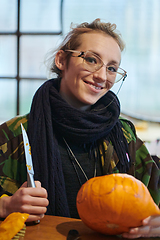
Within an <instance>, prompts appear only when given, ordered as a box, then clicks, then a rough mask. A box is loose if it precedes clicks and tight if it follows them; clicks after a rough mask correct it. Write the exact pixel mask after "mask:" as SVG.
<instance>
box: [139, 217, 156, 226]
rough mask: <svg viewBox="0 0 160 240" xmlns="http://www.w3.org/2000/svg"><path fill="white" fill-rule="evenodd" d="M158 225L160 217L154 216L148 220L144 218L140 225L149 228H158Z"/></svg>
mask: <svg viewBox="0 0 160 240" xmlns="http://www.w3.org/2000/svg"><path fill="white" fill-rule="evenodd" d="M159 223H160V216H159V215H155V216H150V217H148V218H145V219H144V220H143V221H142V224H143V225H144V226H145V225H150V226H159Z"/></svg>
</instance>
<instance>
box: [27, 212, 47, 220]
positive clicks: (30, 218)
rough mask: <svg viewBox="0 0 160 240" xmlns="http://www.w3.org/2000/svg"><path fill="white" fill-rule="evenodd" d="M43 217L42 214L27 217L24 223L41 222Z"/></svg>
mask: <svg viewBox="0 0 160 240" xmlns="http://www.w3.org/2000/svg"><path fill="white" fill-rule="evenodd" d="M43 217H44V214H40V215H29V217H28V219H27V221H26V222H35V221H38V220H41V219H42V218H43Z"/></svg>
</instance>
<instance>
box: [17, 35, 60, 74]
mask: <svg viewBox="0 0 160 240" xmlns="http://www.w3.org/2000/svg"><path fill="white" fill-rule="evenodd" d="M59 39H60V36H22V37H21V47H20V54H21V55H20V76H21V77H23V78H25V77H44V78H46V67H45V64H44V61H45V58H46V54H47V52H49V51H51V49H54V48H55V47H56V46H57V43H58V40H59Z"/></svg>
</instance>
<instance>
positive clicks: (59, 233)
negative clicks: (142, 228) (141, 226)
mask: <svg viewBox="0 0 160 240" xmlns="http://www.w3.org/2000/svg"><path fill="white" fill-rule="evenodd" d="M71 229H75V230H77V231H78V232H79V234H80V238H78V239H79V240H107V239H108V240H120V239H121V238H119V237H117V236H106V235H102V234H100V233H97V232H94V231H92V230H91V229H89V228H88V227H87V226H85V225H84V223H83V222H82V221H81V220H79V219H74V218H64V217H57V216H47V215H46V216H45V217H44V218H43V219H42V220H41V222H40V223H39V224H37V225H33V224H32V225H29V226H27V228H26V234H25V237H24V240H31V239H33V240H41V239H43V240H45V239H47V240H50V239H54V240H63V239H67V235H68V232H69V231H70V230H71ZM72 239H73V238H72ZM123 239H124V238H123ZM151 239H152V240H153V239H154V240H155V239H160V238H142V240H151Z"/></svg>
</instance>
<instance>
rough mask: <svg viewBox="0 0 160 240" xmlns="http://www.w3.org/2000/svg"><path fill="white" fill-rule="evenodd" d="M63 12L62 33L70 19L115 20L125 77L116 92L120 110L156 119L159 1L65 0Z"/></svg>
mask: <svg viewBox="0 0 160 240" xmlns="http://www.w3.org/2000/svg"><path fill="white" fill-rule="evenodd" d="M113 6H114V7H113ZM75 9H78V13H77V11H75ZM63 13H64V16H63V29H64V33H66V32H68V31H69V30H70V24H71V22H73V23H78V24H79V23H81V22H84V21H87V22H88V21H89V22H90V21H93V20H94V19H95V18H101V19H102V21H106V22H111V23H116V25H117V29H118V30H119V31H120V32H121V33H122V37H123V39H124V41H125V42H126V49H125V51H124V53H123V54H122V63H121V67H122V68H124V69H125V70H126V71H127V72H128V77H127V79H126V81H125V83H124V85H123V87H122V89H121V91H120V93H119V98H120V102H121V105H122V107H121V109H122V112H123V113H125V114H127V115H131V116H133V117H134V116H135V117H141V118H142V119H146V120H153V121H155V120H156V121H160V99H159V89H160V81H159V76H160V67H159V62H160V44H159V43H160V27H159V23H160V14H159V13H160V1H159V0H148V1H145V0H142V1H139V0H134V1H128V0H121V1H117V0H112V1H109V0H99V1H93V0H88V1H86V0H77V1H73V0H72V1H71V0H65V1H64V7H63ZM79 13H80V14H79Z"/></svg>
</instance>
